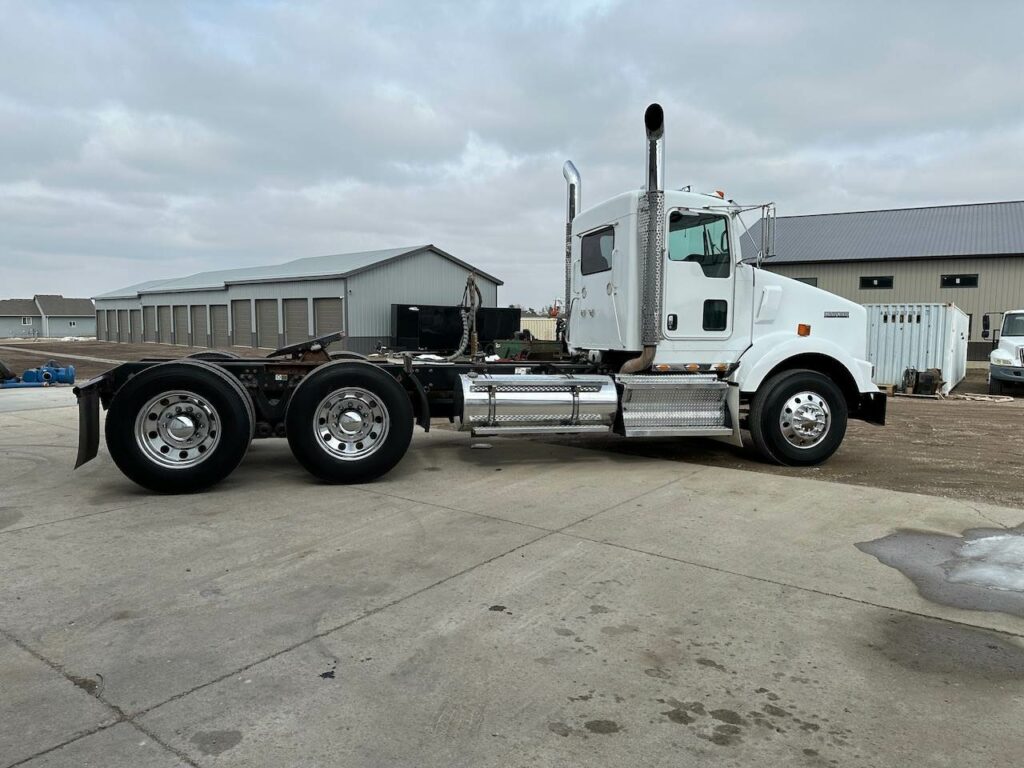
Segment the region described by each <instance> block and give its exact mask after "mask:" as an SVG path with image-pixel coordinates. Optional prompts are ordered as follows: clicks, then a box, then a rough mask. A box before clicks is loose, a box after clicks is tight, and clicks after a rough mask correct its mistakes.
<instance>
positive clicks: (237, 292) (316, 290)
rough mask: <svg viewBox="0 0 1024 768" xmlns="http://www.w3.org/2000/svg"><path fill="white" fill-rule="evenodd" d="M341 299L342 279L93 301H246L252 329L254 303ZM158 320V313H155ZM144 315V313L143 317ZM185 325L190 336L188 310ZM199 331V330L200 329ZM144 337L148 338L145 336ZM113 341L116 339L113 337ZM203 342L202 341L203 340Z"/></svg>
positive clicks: (114, 305)
mask: <svg viewBox="0 0 1024 768" xmlns="http://www.w3.org/2000/svg"><path fill="white" fill-rule="evenodd" d="M344 295H345V280H344V279H325V280H289V281H283V282H273V283H246V284H240V285H229V286H228V287H227V288H226V289H218V290H209V291H181V292H169V293H144V294H143V295H142V297H141V298H139V299H97V300H96V308H97V309H138V308H140V307H159V306H165V307H166V306H177V307H181V306H184V307H189V308H191V307H194V306H202V307H207V306H211V305H218V304H220V305H225V306H230V304H231V302H232V301H236V300H239V301H249V302H250V318H251V319H250V322H251V324H252V327H253V328H255V316H254V313H255V308H254V304H253V302H254V301H255V300H256V299H276V300H278V303H279V305H280V304H281V303H282V302H283V300H284V299H292V298H297V299H301V298H341V297H343V296H344ZM309 306H310V310H309V332H310V333H312V332H313V326H312V323H313V317H312V302H310V303H309ZM155 314H156V315H157V316H159V312H157V313H155ZM144 315H145V313H144ZM281 315H282V313H281V311H280V306H279V310H278V317H279V321H278V346H283V345H284V326H283V322H282V320H281V319H280V318H281ZM205 319H206V322H207V327H209V316H208V315H205ZM186 322H187V324H188V329H187V331H185V332H187V333H194V331H193V329H192V311H191V309H189V310H188V311H187V312H186ZM228 325H229V332H231V333H232V334H233V333H234V328H233V320H232V316H231V313H230V312H229V313H228ZM200 330H202V329H200ZM245 335H246V338H244V339H243V338H237V339H235V340H234V343H235V345H237V346H251V345H253V344H254V343H255V339H254V338H253V337H252V334H251V333H247V334H245ZM147 337H148V334H147ZM115 338H116V336H115ZM186 338H188V337H187V336H185V335H184V333H183V332H182V331H179V333H178V339H179V342H178V343H185V341H184V340H185V339H186ZM204 338H205V337H204ZM204 343H205V341H204V339H197V340H196V344H198V345H202V344H204Z"/></svg>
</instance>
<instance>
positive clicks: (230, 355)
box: [188, 350, 240, 360]
mask: <svg viewBox="0 0 1024 768" xmlns="http://www.w3.org/2000/svg"><path fill="white" fill-rule="evenodd" d="M188 359H189V360H238V359H240V358H239V356H238V355H236V354H235V353H234V352H218V351H216V350H212V351H210V352H193V353H192V354H191V355H189V356H188Z"/></svg>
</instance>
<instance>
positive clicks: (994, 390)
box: [988, 374, 1003, 395]
mask: <svg viewBox="0 0 1024 768" xmlns="http://www.w3.org/2000/svg"><path fill="white" fill-rule="evenodd" d="M990 376H991V374H990ZM988 393H989V394H990V395H1001V394H1003V382H1001V381H996V380H995V379H993V378H990V379H989V380H988Z"/></svg>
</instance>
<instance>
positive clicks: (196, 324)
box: [192, 304, 210, 347]
mask: <svg viewBox="0 0 1024 768" xmlns="http://www.w3.org/2000/svg"><path fill="white" fill-rule="evenodd" d="M192 344H193V345H194V346H197V347H208V346H210V341H209V339H207V338H206V305H205V304H201V305H199V306H194V307H192Z"/></svg>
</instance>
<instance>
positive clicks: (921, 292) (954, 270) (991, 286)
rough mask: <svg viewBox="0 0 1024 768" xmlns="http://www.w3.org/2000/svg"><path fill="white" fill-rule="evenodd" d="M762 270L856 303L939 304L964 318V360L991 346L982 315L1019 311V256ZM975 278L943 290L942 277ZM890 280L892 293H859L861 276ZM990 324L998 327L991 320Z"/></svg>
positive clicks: (1022, 274)
mask: <svg viewBox="0 0 1024 768" xmlns="http://www.w3.org/2000/svg"><path fill="white" fill-rule="evenodd" d="M766 268H768V269H771V270H772V271H773V272H777V273H778V274H780V275H785V276H786V277H793V278H817V280H818V287H819V288H821V289H823V290H826V291H830V292H831V293H835V294H837V295H839V296H842V297H843V298H846V299H850V300H851V301H855V302H857V303H858V304H886V303H892V302H925V303H932V302H942V303H947V302H948V303H952V304H956V306H958V307H959V308H960V309H962V310H963V311H964V312H966V313H967V315H968V316H969V318H970V327H971V334H970V341H971V345H970V353H969V354H970V356H971V358H972V359H985V357H986V354H987V351H988V350H990V349H991V344H990V343H989V342H987V341H984V340H983V339H982V338H981V331H982V320H981V318H982V316H983V315H984V314H985V313H986V312H1005V311H1007V310H1010V309H1020V308H1021V307H1024V256H1008V257H999V258H974V259H920V260H904V261H895V260H889V261H858V262H842V263H836V264H828V263H825V264H778V265H766ZM949 274H977V275H978V287H977V288H943V287H941V284H940V278H941V276H942V275H949ZM890 275H891V276H892V278H893V287H892V288H877V289H862V288H861V287H860V278H861V277H878V276H890ZM995 322H998V320H996V321H995Z"/></svg>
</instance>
